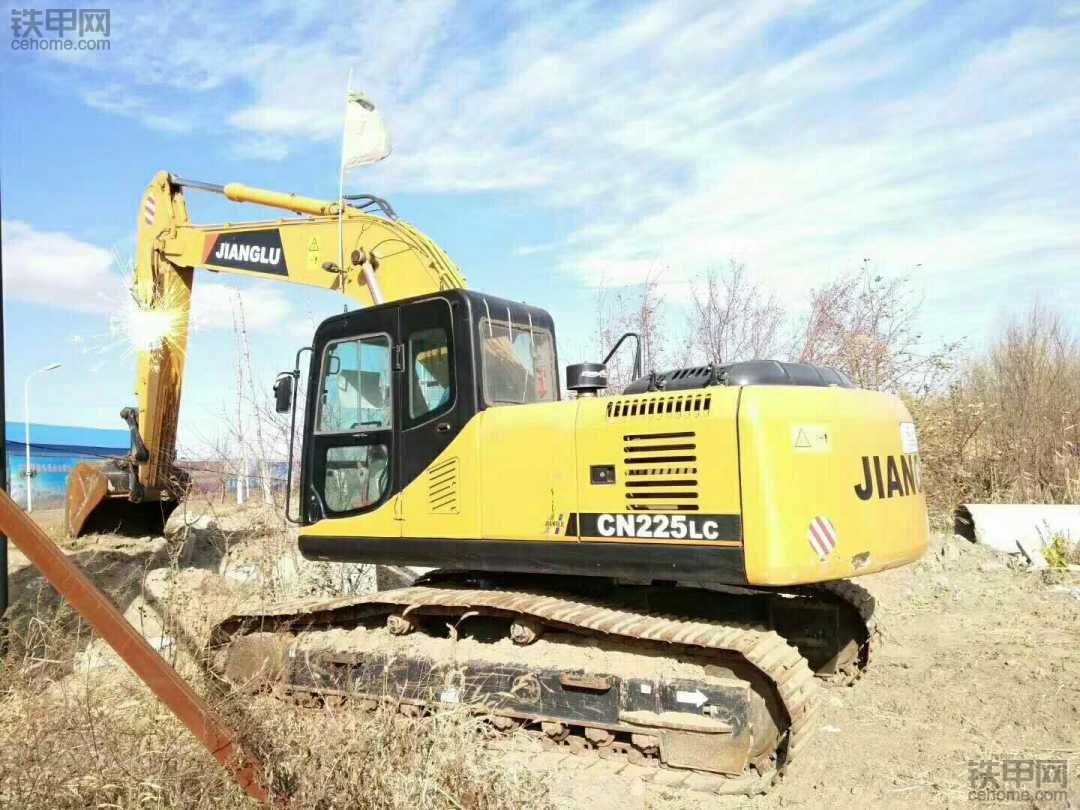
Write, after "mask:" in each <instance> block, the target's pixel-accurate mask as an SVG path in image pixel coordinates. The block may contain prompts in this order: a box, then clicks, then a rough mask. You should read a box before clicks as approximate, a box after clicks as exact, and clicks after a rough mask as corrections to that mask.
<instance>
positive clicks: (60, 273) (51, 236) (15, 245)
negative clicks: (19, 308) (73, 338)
mask: <svg viewBox="0 0 1080 810" xmlns="http://www.w3.org/2000/svg"><path fill="white" fill-rule="evenodd" d="M2 227H3V231H4V240H3V251H4V293H5V295H8V296H10V297H11V298H14V299H18V300H21V301H31V302H33V303H35V304H44V305H46V306H51V307H59V308H62V309H71V310H77V311H80V312H94V313H108V312H111V311H113V309H114V308H115V306H116V303H115V302H116V300H117V299H116V296H117V295H118V294H120V293H122V291H123V276H122V275H121V273H120V272H119V270H118V269H117V264H116V256H115V254H113V253H112V252H111V251H109V250H106V249H105V248H102V247H98V246H97V245H92V244H90V243H88V242H83V241H80V240H78V239H75V238H74V237H72V236H69V235H68V234H66V233H63V232H61V231H42V230H37V229H35V228H34V227H33V226H31V225H30V224H29V223H27V222H22V221H20V220H4V222H3V224H2Z"/></svg>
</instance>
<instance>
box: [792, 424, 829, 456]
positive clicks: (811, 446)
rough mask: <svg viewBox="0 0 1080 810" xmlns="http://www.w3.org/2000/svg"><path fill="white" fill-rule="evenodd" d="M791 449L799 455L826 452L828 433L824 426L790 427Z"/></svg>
mask: <svg viewBox="0 0 1080 810" xmlns="http://www.w3.org/2000/svg"><path fill="white" fill-rule="evenodd" d="M791 447H792V449H794V450H797V451H799V452H801V453H824V452H827V451H828V449H829V431H828V429H827V428H826V427H825V426H824V425H792V426H791Z"/></svg>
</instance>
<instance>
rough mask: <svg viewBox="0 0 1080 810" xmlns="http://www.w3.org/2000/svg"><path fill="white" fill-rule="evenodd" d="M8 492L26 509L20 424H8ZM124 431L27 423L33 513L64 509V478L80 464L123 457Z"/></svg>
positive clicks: (23, 454) (6, 431) (126, 441)
mask: <svg viewBox="0 0 1080 810" xmlns="http://www.w3.org/2000/svg"><path fill="white" fill-rule="evenodd" d="M4 427H5V430H4V437H5V440H6V445H7V464H8V470H7V472H8V490H9V492H10V493H11V497H12V498H14V499H15V500H16V501H17V502H18V503H19V504H20V505H21V506H23V507H25V506H26V444H25V442H24V438H23V437H24V433H25V429H24V426H23V423H22V422H8V423H7V424H6V425H5V426H4ZM129 441H130V439H129V434H128V431H126V430H105V429H102V428H84V427H72V426H69V425H39V424H36V423H34V422H31V423H30V472H31V476H32V483H31V486H32V487H33V499H34V509H35V510H37V509H58V508H61V507H63V505H64V492H65V490H66V488H67V476H68V473H69V472H70V471H71V468H72V467H74V466H75V465H76V464H77V463H78V462H80V461H87V460H93V459H99V458H107V457H109V456H122V455H126V454H127V451H128V444H129Z"/></svg>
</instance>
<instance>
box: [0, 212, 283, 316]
mask: <svg viewBox="0 0 1080 810" xmlns="http://www.w3.org/2000/svg"><path fill="white" fill-rule="evenodd" d="M3 233H4V239H3V250H4V256H3V258H4V293H5V294H6V295H8V296H10V297H11V298H12V299H16V300H20V301H30V302H33V303H35V304H41V305H45V306H49V307H54V308H57V309H62V310H73V311H77V312H86V313H91V314H101V315H105V316H116V315H118V314H119V313H120V312H121V310H122V305H123V303H124V302H125V301H126V300H127V298H128V295H129V294H128V291H127V290H128V282H129V275H128V270H127V265H126V262H125V261H123V260H121V258H120V257H119V256H118V254H117V253H115V252H113V251H111V250H107V249H105V248H102V247H99V246H97V245H93V244H90V243H89V242H83V241H81V240H79V239H76V238H74V237H73V236H71V235H69V234H66V233H63V232H62V231H44V230H37V229H36V228H34V227H33V226H32V225H30V224H29V223H26V222H22V221H20V220H4V222H3ZM241 304H242V312H243V317H244V321H245V323H246V325H247V329H248V330H249V331H251V332H269V331H278V330H280V329H281V328H282V325H283V324H285V323H287V322H289V321H290V320H291V317H290V315H291V307H290V305H289V300H288V298H287V297H286V296H285V294H284V292H283V291H282V290H280V289H262V288H258V289H256V288H250V289H241V288H239V287H235V286H233V285H230V284H227V283H222V282H219V281H210V280H208V279H207V278H205V277H204V274H201V273H197V274H196V276H195V282H194V285H193V293H192V302H191V325H192V327H193V328H194V329H196V330H209V329H227V330H232V329H233V324H234V316H238V315H239V314H240V312H241V307H240V305H241Z"/></svg>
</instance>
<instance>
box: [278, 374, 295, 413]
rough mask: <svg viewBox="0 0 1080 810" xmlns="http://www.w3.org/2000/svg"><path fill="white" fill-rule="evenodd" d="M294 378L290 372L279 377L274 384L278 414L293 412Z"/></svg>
mask: <svg viewBox="0 0 1080 810" xmlns="http://www.w3.org/2000/svg"><path fill="white" fill-rule="evenodd" d="M292 399H293V377H292V374H289V373H288V372H283V373H281V374H279V375H278V378H277V381H276V382H275V383H274V410H275V411H277V412H278V413H288V412H289V411H291V410H292Z"/></svg>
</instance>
